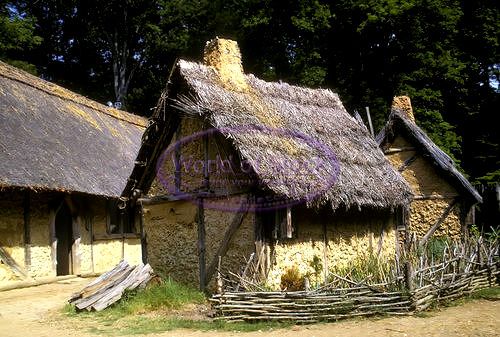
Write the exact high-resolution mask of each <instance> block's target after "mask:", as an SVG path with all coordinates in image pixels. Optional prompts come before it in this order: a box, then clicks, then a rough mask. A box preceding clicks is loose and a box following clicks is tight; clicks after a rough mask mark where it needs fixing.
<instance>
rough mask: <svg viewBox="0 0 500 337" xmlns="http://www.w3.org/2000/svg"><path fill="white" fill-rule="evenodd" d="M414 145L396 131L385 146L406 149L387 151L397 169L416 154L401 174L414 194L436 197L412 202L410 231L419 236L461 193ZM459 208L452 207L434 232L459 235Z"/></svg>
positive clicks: (460, 228) (450, 236)
mask: <svg viewBox="0 0 500 337" xmlns="http://www.w3.org/2000/svg"><path fill="white" fill-rule="evenodd" d="M413 146H414V145H413V144H412V143H410V142H409V141H408V140H406V139H405V138H404V137H402V136H401V135H399V136H397V137H395V139H394V141H393V142H392V143H390V144H389V146H388V148H398V149H407V150H404V151H400V152H396V153H389V154H387V159H389V161H390V162H391V164H392V165H393V167H394V168H396V169H398V168H400V167H401V166H402V165H403V163H404V162H405V161H406V160H408V159H409V158H411V157H413V156H415V155H417V157H416V159H415V160H414V161H413V162H412V163H411V164H410V165H409V166H408V167H407V168H406V169H405V170H404V171H403V172H401V174H402V176H403V177H404V178H405V180H406V181H407V182H408V184H409V185H410V187H411V188H412V190H413V193H414V194H415V196H416V197H429V196H432V197H435V198H432V199H423V200H418V199H417V200H414V201H413V202H412V203H411V206H410V222H409V231H410V232H412V233H415V234H416V235H417V237H419V238H421V237H423V236H424V235H425V234H426V233H427V231H428V230H429V229H430V228H431V227H432V225H434V224H435V223H436V221H437V220H438V219H439V218H440V217H441V215H442V214H443V212H444V211H445V210H446V208H447V207H448V206H449V205H450V204H451V203H452V202H453V200H454V199H455V198H457V197H459V196H460V195H459V193H458V191H457V190H456V189H455V188H454V187H453V186H452V185H451V184H450V183H449V182H448V181H446V180H445V179H444V178H443V176H442V175H441V174H440V173H439V172H438V171H437V169H436V168H435V167H434V165H432V163H431V162H430V159H429V158H427V157H424V156H422V155H421V154H419V153H418V152H417V151H418V150H417V149H416V148H414V147H413ZM460 212H461V211H460V207H455V208H454V209H453V211H452V212H451V213H450V214H449V215H448V216H447V217H446V219H445V220H444V222H443V223H442V224H441V226H439V227H438V229H437V230H436V232H435V233H434V236H437V237H449V238H453V239H458V238H459V237H460V235H461V231H462V220H461V215H460Z"/></svg>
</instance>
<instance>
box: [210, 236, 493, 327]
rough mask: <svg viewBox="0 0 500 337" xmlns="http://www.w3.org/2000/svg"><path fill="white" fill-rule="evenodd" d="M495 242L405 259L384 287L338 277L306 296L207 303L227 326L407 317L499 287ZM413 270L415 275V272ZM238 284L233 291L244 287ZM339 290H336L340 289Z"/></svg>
mask: <svg viewBox="0 0 500 337" xmlns="http://www.w3.org/2000/svg"><path fill="white" fill-rule="evenodd" d="M498 253H499V245H498V243H497V242H495V243H488V244H485V243H483V242H482V239H481V238H480V239H478V240H477V241H475V242H469V243H468V244H454V245H451V246H447V247H445V249H444V251H443V253H442V256H441V257H440V258H439V261H440V262H439V263H436V262H435V261H434V256H431V257H428V256H426V255H425V254H423V255H421V256H420V257H416V256H417V255H413V256H414V257H413V258H410V257H409V256H410V255H408V256H407V261H406V262H404V263H398V266H397V268H395V270H396V272H395V274H394V275H393V276H392V277H391V279H390V280H388V281H387V282H384V283H378V284H367V283H366V282H358V283H356V282H354V281H352V280H349V279H347V278H346V277H341V276H337V275H332V277H333V279H334V281H332V282H331V283H329V284H327V285H324V286H322V287H321V288H318V289H316V290H310V291H290V292H286V291H285V292H282V291H234V290H231V289H225V290H224V288H222V289H223V291H222V292H221V293H219V294H215V295H213V296H212V298H211V299H210V301H211V302H212V305H213V307H214V309H215V310H216V312H217V315H218V317H219V319H224V320H227V321H259V320H268V321H287V320H288V321H295V322H318V321H333V320H339V319H343V318H350V317H356V316H372V315H377V314H385V315H409V314H412V313H415V312H418V311H423V310H425V309H427V308H429V307H430V306H432V305H433V304H436V303H439V302H441V301H448V300H453V299H458V298H460V297H463V296H466V295H468V294H471V293H473V292H475V291H477V290H480V289H483V288H487V287H492V286H495V285H498V284H499V280H500V260H499V258H498ZM413 270H416V271H413ZM244 284H245V282H243V280H242V282H241V283H240V284H239V285H238V286H237V287H236V289H239V288H241V287H243V288H245V287H244V286H243V285H244ZM339 284H341V285H343V286H342V287H339V286H338V285H339Z"/></svg>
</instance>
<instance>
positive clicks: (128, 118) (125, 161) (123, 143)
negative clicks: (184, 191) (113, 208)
mask: <svg viewBox="0 0 500 337" xmlns="http://www.w3.org/2000/svg"><path fill="white" fill-rule="evenodd" d="M145 125H146V121H145V119H144V118H141V117H138V116H135V115H132V114H129V113H126V112H123V111H118V110H116V109H111V108H108V107H106V106H104V105H101V104H99V103H96V102H94V101H91V100H89V99H87V98H85V97H83V96H80V95H78V94H75V93H73V92H71V91H69V90H66V89H63V88H61V87H59V86H57V85H55V84H52V83H49V82H46V81H44V80H41V79H39V78H37V77H35V76H32V75H30V74H28V73H26V72H24V71H21V70H19V69H16V68H14V67H11V66H9V65H7V64H5V63H2V62H0V188H5V187H22V188H31V189H36V190H57V191H76V192H83V193H89V194H95V195H103V196H111V197H117V196H120V195H121V193H122V191H123V189H124V187H125V185H126V183H127V178H128V177H129V176H130V173H131V172H132V168H133V165H134V159H135V156H136V154H137V151H138V149H139V147H140V144H141V135H142V133H143V131H144V128H145Z"/></svg>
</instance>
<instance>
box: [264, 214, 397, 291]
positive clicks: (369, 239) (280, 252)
mask: <svg viewBox="0 0 500 337" xmlns="http://www.w3.org/2000/svg"><path fill="white" fill-rule="evenodd" d="M292 217H293V221H295V223H296V226H297V235H298V237H297V238H296V239H289V240H285V241H278V242H277V243H276V244H275V245H274V255H273V256H274V264H273V266H272V268H271V270H270V272H269V275H268V285H269V286H270V287H271V288H273V289H279V288H280V281H281V276H282V275H283V273H285V272H286V270H287V269H289V268H292V267H294V266H297V267H298V269H299V271H300V273H301V275H307V274H309V275H310V276H309V279H310V281H311V283H315V282H320V283H321V282H324V272H321V273H320V275H316V274H315V271H314V269H313V267H312V266H311V265H310V263H311V261H313V259H314V257H315V256H316V257H317V258H319V260H320V261H321V264H322V265H324V260H325V259H324V257H325V240H324V230H323V225H324V224H325V222H326V237H327V247H326V257H327V263H326V265H327V268H328V270H332V269H336V268H345V267H346V266H348V265H349V264H350V263H352V262H353V261H354V260H356V259H360V258H361V259H362V258H363V257H365V256H367V255H368V254H370V252H373V253H374V254H377V253H378V245H379V239H380V237H381V232H382V229H383V240H382V246H381V247H382V248H381V250H380V255H378V256H379V257H380V258H381V259H382V260H391V259H393V258H394V257H395V230H394V222H393V218H394V215H393V214H391V213H390V212H389V211H387V212H385V213H384V212H373V213H370V211H369V210H363V211H362V213H359V212H349V213H345V214H337V215H334V214H332V213H330V214H329V215H328V212H325V211H321V212H317V211H315V210H313V209H303V208H300V209H299V210H298V211H295V212H294V211H292Z"/></svg>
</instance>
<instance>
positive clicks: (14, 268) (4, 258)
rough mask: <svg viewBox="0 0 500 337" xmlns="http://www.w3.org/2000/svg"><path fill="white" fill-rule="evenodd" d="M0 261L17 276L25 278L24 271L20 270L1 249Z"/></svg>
mask: <svg viewBox="0 0 500 337" xmlns="http://www.w3.org/2000/svg"><path fill="white" fill-rule="evenodd" d="M0 260H1V261H2V262H3V263H5V264H6V265H7V266H9V268H10V269H11V270H12V271H13V272H14V273H15V274H17V275H19V276H22V277H23V278H27V277H28V274H27V273H26V270H25V269H24V268H22V267H21V266H20V265H19V264H17V262H16V261H15V260H14V259H13V258H12V256H10V254H9V253H8V252H7V251H6V250H5V249H4V248H3V247H0Z"/></svg>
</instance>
